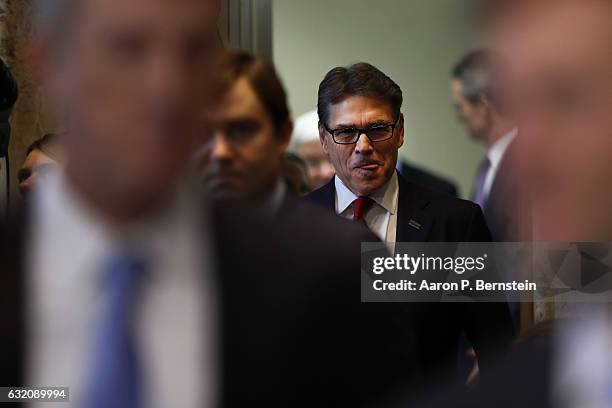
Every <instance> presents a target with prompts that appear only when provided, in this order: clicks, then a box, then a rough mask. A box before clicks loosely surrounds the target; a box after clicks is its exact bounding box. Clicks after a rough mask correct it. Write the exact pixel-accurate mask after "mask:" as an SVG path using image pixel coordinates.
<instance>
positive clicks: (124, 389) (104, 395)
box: [83, 254, 146, 408]
mask: <svg viewBox="0 0 612 408" xmlns="http://www.w3.org/2000/svg"><path fill="white" fill-rule="evenodd" d="M145 270H146V264H145V262H144V259H143V258H142V257H137V256H134V255H130V254H121V255H118V256H114V257H113V258H112V259H110V262H108V264H107V265H106V266H105V268H104V275H103V279H104V280H103V282H102V283H103V290H104V293H105V297H104V298H105V299H108V301H107V303H106V304H105V306H104V307H105V309H104V313H103V314H102V317H101V319H100V321H99V322H98V325H97V331H96V333H95V334H96V336H95V337H94V352H93V354H92V363H93V364H92V366H91V367H90V370H89V372H88V374H89V377H88V380H89V381H88V387H87V388H86V389H85V395H84V397H85V401H84V402H85V403H84V404H83V406H84V407H87V408H109V407H113V408H122V407H126V408H127V407H130V408H139V407H142V406H143V401H142V396H143V393H142V375H141V374H142V373H141V372H140V370H139V369H140V366H139V361H138V355H137V350H136V344H135V339H134V328H133V315H134V313H133V309H134V305H135V299H136V298H137V295H138V293H137V292H138V286H139V284H140V282H141V281H142V277H143V275H144V274H145Z"/></svg>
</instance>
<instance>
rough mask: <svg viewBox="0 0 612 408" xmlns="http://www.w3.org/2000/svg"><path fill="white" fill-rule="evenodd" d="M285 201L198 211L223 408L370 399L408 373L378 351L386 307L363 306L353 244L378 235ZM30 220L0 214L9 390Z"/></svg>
mask: <svg viewBox="0 0 612 408" xmlns="http://www.w3.org/2000/svg"><path fill="white" fill-rule="evenodd" d="M283 208H284V212H283V215H282V216H280V217H279V220H278V222H271V221H270V220H269V219H268V220H260V219H258V218H257V217H256V216H255V215H253V214H250V213H249V212H248V210H246V209H244V208H230V207H227V206H226V207H225V208H223V209H222V210H217V211H216V212H214V214H212V215H211V216H209V217H208V218H207V219H208V221H209V224H212V231H213V236H214V245H215V247H216V254H217V259H216V260H217V265H218V268H217V271H218V273H217V274H215V278H216V280H217V285H218V286H217V287H218V288H219V293H218V296H219V302H220V316H219V317H220V319H219V324H220V327H219V333H220V337H221V338H220V339H219V342H218V344H219V345H220V346H221V350H220V352H219V361H220V363H221V367H219V371H218V372H219V375H220V382H221V390H220V396H221V404H220V406H222V407H244V406H247V405H252V404H255V405H256V406H266V407H283V408H284V407H313V406H322V407H327V406H329V407H337V406H366V405H369V404H370V403H371V402H373V401H376V400H377V399H378V398H379V397H380V396H381V395H385V394H386V393H387V391H388V390H389V389H390V388H392V387H393V386H396V385H397V384H403V383H405V382H406V378H407V375H408V374H407V372H408V371H409V370H407V369H405V368H402V369H398V367H397V364H396V359H397V358H398V357H399V355H398V354H395V353H398V349H397V348H388V347H387V346H388V345H389V344H390V343H393V342H395V337H394V336H395V334H396V328H395V327H396V326H395V322H394V321H393V318H394V315H392V314H389V313H378V312H379V311H380V310H383V311H384V309H378V310H372V309H369V308H363V307H362V306H363V305H362V304H361V302H360V259H359V253H360V243H361V242H362V241H372V240H375V239H376V238H375V237H374V236H373V235H372V234H371V233H369V232H368V231H367V230H366V229H365V228H364V227H362V226H359V225H356V224H354V223H352V222H350V221H346V220H342V219H340V218H339V217H336V216H335V215H333V214H329V212H328V211H325V210H322V209H319V208H316V207H314V206H311V205H309V204H306V203H303V202H298V201H297V199H289V200H287V201H286V203H285V205H284V207H283ZM237 215H238V216H239V217H238V216H237ZM28 219H29V217H28V216H27V215H26V216H24V217H18V218H16V219H13V220H12V222H10V223H9V226H8V227H7V226H6V225H1V224H2V223H1V222H0V265H1V267H2V268H1V273H0V283H1V286H0V290H1V291H2V295H1V296H0V367H1V369H0V384H3V385H6V386H17V385H22V384H24V369H23V367H24V358H25V345H26V341H27V339H28V335H27V333H26V331H25V327H27V321H26V315H25V313H24V310H25V308H26V307H27V305H28V303H29V302H30V301H31V299H28V297H27V296H28V294H27V293H26V291H25V290H24V287H25V286H24V281H25V279H26V271H25V269H24V268H23V265H24V262H23V261H24V259H25V257H26V256H27V248H26V247H25V245H26V243H27V242H28V241H27V237H26V235H25V234H24V233H23V231H24V230H27V225H28V224H27V223H28ZM203 227H204V228H211V225H206V226H203ZM384 306H387V305H383V308H384ZM397 330H407V328H406V327H405V326H404V327H402V328H400V329H397ZM399 337H401V338H404V337H403V336H399ZM408 350H411V347H409V348H408ZM399 352H401V353H402V354H405V353H406V351H405V350H404V351H399Z"/></svg>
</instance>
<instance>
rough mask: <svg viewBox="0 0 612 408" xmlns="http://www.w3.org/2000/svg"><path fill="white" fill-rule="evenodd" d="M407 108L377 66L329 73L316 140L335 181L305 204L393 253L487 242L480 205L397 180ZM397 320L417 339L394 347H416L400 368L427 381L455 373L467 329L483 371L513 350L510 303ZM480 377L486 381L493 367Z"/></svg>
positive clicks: (419, 308)
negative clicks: (416, 245)
mask: <svg viewBox="0 0 612 408" xmlns="http://www.w3.org/2000/svg"><path fill="white" fill-rule="evenodd" d="M402 101H403V98H402V91H401V89H400V88H399V86H398V85H397V84H396V83H395V82H394V81H393V80H392V79H391V78H389V77H388V76H386V75H385V74H384V73H383V72H381V71H380V70H378V69H377V68H376V67H374V66H372V65H370V64H367V63H358V64H355V65H351V66H349V67H337V68H333V69H332V70H330V71H329V72H328V73H327V75H326V76H325V78H324V79H323V81H322V82H321V84H320V86H319V98H318V114H319V135H320V140H321V144H322V145H323V150H324V151H325V152H326V154H327V155H328V156H329V158H330V161H331V162H332V164H333V165H334V168H335V169H336V177H334V179H333V180H331V181H330V182H329V183H328V184H326V185H325V186H323V187H322V188H320V189H319V190H316V191H314V192H313V193H311V194H310V195H308V196H307V198H309V199H310V200H312V201H313V202H315V203H317V204H319V205H321V206H323V207H324V208H326V209H327V210H328V211H330V212H332V213H337V214H339V215H340V216H342V217H344V218H349V219H353V220H355V221H358V222H362V223H364V224H365V225H366V226H367V227H368V228H370V229H371V230H372V232H374V234H376V235H377V236H378V237H379V238H380V239H381V240H382V241H383V242H385V243H386V244H387V246H388V248H389V251H390V252H392V253H393V252H394V250H395V245H396V243H398V242H470V241H474V242H487V241H490V239H491V238H490V234H489V231H488V228H487V225H486V223H485V221H484V217H483V215H482V212H481V210H480V208H479V207H478V206H477V205H475V204H473V203H470V202H468V201H464V200H459V199H457V198H454V197H450V196H448V195H446V194H443V193H439V192H434V191H432V190H428V189H426V188H423V187H420V186H417V185H415V184H412V183H409V182H407V181H405V180H404V178H403V177H402V176H401V175H399V174H398V172H397V170H396V164H397V156H398V149H399V148H400V147H401V146H402V144H403V142H404V116H403V115H402V113H401V105H402ZM399 313H400V314H398V317H397V319H398V320H403V321H404V322H405V324H406V325H407V326H408V327H410V328H411V331H410V332H398V334H396V336H399V337H400V339H401V340H399V341H398V342H397V343H398V344H402V343H403V344H405V345H407V344H411V343H413V344H416V346H415V349H414V350H411V352H414V354H415V355H416V357H415V356H410V354H406V356H407V357H406V356H405V358H404V359H402V360H398V365H400V366H402V367H407V368H408V367H419V368H418V370H419V372H420V380H422V381H424V382H425V383H427V381H429V380H431V379H432V378H435V377H436V376H438V375H443V374H447V373H448V372H454V369H455V367H456V361H457V358H456V356H457V348H458V340H459V336H460V335H461V333H462V331H464V330H465V332H466V334H467V336H468V338H469V339H470V340H471V342H472V344H473V346H474V349H475V350H476V354H477V357H478V360H479V363H480V364H481V367H484V366H486V365H487V363H488V358H489V357H490V356H491V355H492V353H493V350H494V349H496V348H497V347H500V348H504V347H505V346H507V345H508V343H509V342H510V340H511V338H512V333H513V328H512V323H511V321H510V315H509V312H508V308H507V305H506V304H505V303H490V304H478V303H473V304H470V303H460V304H441V303H410V304H406V305H405V308H403V309H402V311H400V312H399ZM434 322H435V323H434ZM399 333H402V334H399ZM389 336H392V335H391V334H390V335H389ZM404 352H405V353H409V352H408V351H407V350H404ZM411 357H413V359H411ZM482 371H483V373H484V374H483V375H487V369H486V368H483V369H482ZM464 380H465V379H462V381H464Z"/></svg>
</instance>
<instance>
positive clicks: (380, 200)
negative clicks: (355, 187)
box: [334, 171, 399, 214]
mask: <svg viewBox="0 0 612 408" xmlns="http://www.w3.org/2000/svg"><path fill="white" fill-rule="evenodd" d="M334 184H335V186H336V212H337V213H338V214H342V213H343V212H344V211H346V209H347V208H348V207H349V206H350V205H351V204H352V203H353V202H354V201H355V200H356V199H357V198H358V197H357V195H355V194H354V193H353V192H352V191H351V190H350V189H349V188H348V187H347V186H346V185H344V183H343V182H342V180H340V178H339V177H338V176H337V175H336V176H335V177H334ZM398 196H399V182H398V180H397V172H395V171H394V172H393V175H392V176H391V178H390V179H389V180H388V181H387V182H386V183H385V184H384V185H383V186H382V187H380V188H379V189H378V190H376V191H375V192H374V193H372V194H370V198H371V199H372V200H374V201H375V202H376V203H377V204H378V205H380V206H381V207H382V208H384V209H385V210H386V211H388V212H390V213H391V214H395V213H396V212H397V199H398Z"/></svg>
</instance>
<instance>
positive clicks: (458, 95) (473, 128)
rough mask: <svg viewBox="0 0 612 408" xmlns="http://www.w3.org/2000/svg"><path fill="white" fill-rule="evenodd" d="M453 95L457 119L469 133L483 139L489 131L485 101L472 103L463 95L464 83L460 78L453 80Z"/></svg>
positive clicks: (475, 137) (473, 136) (477, 138)
mask: <svg viewBox="0 0 612 408" xmlns="http://www.w3.org/2000/svg"><path fill="white" fill-rule="evenodd" d="M451 95H452V98H453V105H455V112H456V115H457V119H459V121H460V122H461V123H463V124H464V125H465V127H466V129H467V131H468V133H469V135H470V136H471V137H472V138H474V139H476V140H479V139H483V138H484V137H485V133H486V131H487V112H486V107H485V105H484V104H483V103H476V104H472V103H470V102H469V101H468V100H467V99H466V98H465V96H463V83H462V82H461V81H460V80H458V79H453V80H452V81H451Z"/></svg>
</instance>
